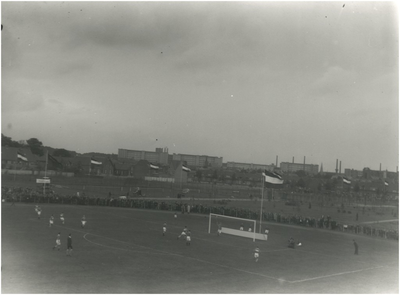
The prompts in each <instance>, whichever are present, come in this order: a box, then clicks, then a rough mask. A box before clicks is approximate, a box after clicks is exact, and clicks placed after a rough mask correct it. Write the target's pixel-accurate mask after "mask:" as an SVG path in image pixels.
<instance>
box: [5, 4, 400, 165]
mask: <svg viewBox="0 0 400 295" xmlns="http://www.w3.org/2000/svg"><path fill="white" fill-rule="evenodd" d="M1 5H2V6H1V8H2V10H1V15H2V24H3V26H4V28H3V31H2V33H1V34H2V40H1V41H2V91H1V95H2V98H1V99H2V112H1V113H2V133H3V134H4V135H6V136H9V137H12V139H14V140H20V139H29V138H31V137H36V138H38V139H39V140H41V141H42V142H43V144H44V145H48V146H52V147H59V148H66V149H70V150H75V151H77V152H81V153H84V152H105V153H117V152H118V148H126V149H137V150H150V151H152V150H154V149H155V148H156V147H168V148H169V152H170V153H184V154H201V155H210V156H218V157H223V159H224V162H227V161H236V162H247V163H260V164H270V163H275V160H276V156H278V157H279V162H291V161H292V157H295V162H299V163H302V162H303V157H304V156H306V162H307V163H311V164H318V165H320V164H321V163H323V167H324V170H325V171H327V170H328V171H333V170H334V169H335V165H336V159H339V160H340V161H342V170H343V169H344V168H354V169H362V168H364V167H370V168H371V169H375V170H377V169H379V165H380V164H382V169H388V170H389V171H396V167H397V166H398V151H399V146H398V143H399V138H398V134H399V129H398V126H399V124H398V123H399V117H398V111H399V105H398V100H399V96H398V91H399V89H398V81H399V76H398V52H399V51H398V49H399V48H398V37H399V34H398V33H399V32H398V6H397V5H396V4H395V2H349V3H347V2H2V4H1Z"/></svg>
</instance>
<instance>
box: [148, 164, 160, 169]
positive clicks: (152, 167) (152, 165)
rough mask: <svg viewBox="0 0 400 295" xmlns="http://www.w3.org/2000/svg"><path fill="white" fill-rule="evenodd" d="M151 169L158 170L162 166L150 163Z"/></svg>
mask: <svg viewBox="0 0 400 295" xmlns="http://www.w3.org/2000/svg"><path fill="white" fill-rule="evenodd" d="M150 169H153V170H158V169H160V167H159V166H157V165H154V164H151V163H150Z"/></svg>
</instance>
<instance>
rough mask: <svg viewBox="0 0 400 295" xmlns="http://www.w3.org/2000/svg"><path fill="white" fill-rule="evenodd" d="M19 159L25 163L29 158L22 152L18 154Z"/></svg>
mask: <svg viewBox="0 0 400 295" xmlns="http://www.w3.org/2000/svg"><path fill="white" fill-rule="evenodd" d="M17 159H21V160H22V161H25V162H27V161H28V158H27V157H26V156H25V155H24V154H22V153H20V152H17Z"/></svg>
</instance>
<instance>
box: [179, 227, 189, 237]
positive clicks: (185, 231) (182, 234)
mask: <svg viewBox="0 0 400 295" xmlns="http://www.w3.org/2000/svg"><path fill="white" fill-rule="evenodd" d="M187 231H188V230H187V227H186V225H185V228H184V229H183V231H182V232H181V234H180V235H179V236H178V237H177V239H178V240H179V238H180V237H181V236H186V234H187Z"/></svg>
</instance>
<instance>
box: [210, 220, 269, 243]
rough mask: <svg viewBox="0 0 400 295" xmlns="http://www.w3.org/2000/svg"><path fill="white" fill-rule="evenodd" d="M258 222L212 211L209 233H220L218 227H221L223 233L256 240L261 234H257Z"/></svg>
mask: <svg viewBox="0 0 400 295" xmlns="http://www.w3.org/2000/svg"><path fill="white" fill-rule="evenodd" d="M256 223H257V222H256V221H255V220H251V219H245V218H239V217H232V216H225V215H219V214H214V213H210V216H209V222H208V233H218V229H220V231H221V233H223V234H228V235H234V236H239V237H244V238H251V239H253V241H255V240H256V238H257V239H258V238H259V237H258V235H259V234H256ZM263 240H264V239H263Z"/></svg>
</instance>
